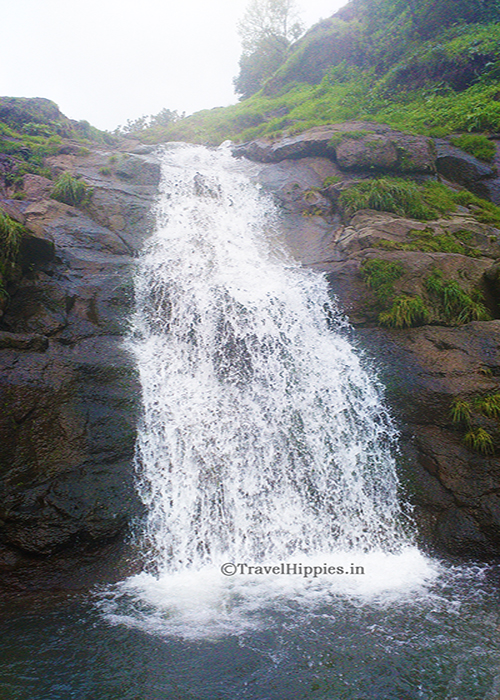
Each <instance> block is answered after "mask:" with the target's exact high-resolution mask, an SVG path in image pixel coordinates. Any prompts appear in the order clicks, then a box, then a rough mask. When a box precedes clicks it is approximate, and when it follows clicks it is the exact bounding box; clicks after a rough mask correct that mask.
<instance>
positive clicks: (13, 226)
mask: <svg viewBox="0 0 500 700" xmlns="http://www.w3.org/2000/svg"><path fill="white" fill-rule="evenodd" d="M23 231H24V228H23V226H22V225H21V224H19V223H18V222H17V221H15V220H14V219H12V218H11V217H10V216H7V214H4V212H3V211H1V210H0V299H5V298H6V297H7V296H8V295H7V289H6V287H7V285H8V283H9V282H10V281H12V279H13V277H14V276H15V273H16V268H17V263H18V258H19V250H20V246H21V238H22V235H23Z"/></svg>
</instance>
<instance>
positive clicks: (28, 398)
mask: <svg viewBox="0 0 500 700" xmlns="http://www.w3.org/2000/svg"><path fill="white" fill-rule="evenodd" d="M110 156H111V154H110V153H102V152H101V153H100V152H94V153H91V154H90V155H88V156H86V157H79V156H76V155H71V154H69V155H64V158H66V159H69V161H68V163H69V167H70V172H72V173H74V174H75V175H81V176H83V177H84V178H85V180H86V182H87V183H89V184H90V185H91V186H92V187H93V190H94V194H93V197H92V202H91V204H90V205H89V207H88V209H87V210H85V211H81V210H79V209H75V208H73V207H70V206H68V205H65V204H62V203H60V202H56V201H54V200H51V199H47V197H46V192H47V189H48V187H47V183H46V182H43V180H44V178H37V179H33V178H34V176H26V177H25V183H24V187H25V195H26V199H24V200H22V201H15V202H14V201H10V202H9V201H5V200H0V206H1V207H2V208H4V209H5V210H8V209H9V207H10V209H16V213H17V218H18V219H20V220H22V221H23V222H24V223H25V225H26V226H27V227H28V229H29V230H30V235H29V236H26V238H25V240H24V241H23V246H24V253H23V255H24V258H25V262H27V261H29V264H26V265H25V268H26V273H25V275H24V276H23V278H22V279H21V280H20V281H19V282H18V283H17V284H16V285H14V286H13V288H12V289H11V290H10V292H11V301H10V304H9V306H8V307H7V309H6V310H5V313H4V316H3V318H2V319H1V330H0V375H1V377H2V380H1V382H0V400H1V402H2V406H3V409H4V410H3V411H2V414H1V415H0V540H1V541H2V542H3V543H4V544H8V545H11V546H15V547H16V548H19V549H21V550H23V551H25V552H31V553H50V552H52V551H57V550H59V549H60V548H63V547H65V546H68V545H70V544H72V543H74V542H78V541H101V540H106V539H109V538H112V537H114V536H116V535H117V534H118V533H119V532H120V531H122V530H123V528H124V527H125V526H126V525H127V523H128V522H129V520H130V518H131V517H132V516H133V515H135V514H137V513H138V512H139V510H140V506H139V503H138V499H137V496H136V494H135V489H134V468H133V455H134V445H135V430H136V424H137V420H138V412H139V403H140V401H139V398H140V388H139V383H138V379H137V376H136V370H135V367H134V363H133V361H132V358H131V357H130V355H129V353H128V351H127V349H126V346H125V344H124V336H125V335H126V333H127V332H128V319H129V318H130V314H131V311H132V307H133V274H134V269H135V256H136V253H137V251H138V250H139V249H140V247H141V245H142V243H143V241H144V239H145V238H146V237H147V236H148V235H149V233H150V230H151V226H152V218H151V208H152V206H153V204H154V202H155V197H156V192H157V188H158V183H159V178H160V166H159V163H158V162H157V161H156V160H155V158H154V156H152V155H150V154H147V155H143V156H140V155H128V154H118V156H117V160H118V165H120V163H124V164H125V163H126V167H125V165H124V166H123V167H121V165H120V167H116V169H111V168H109V169H108V168H106V164H107V163H108V162H109V158H110ZM56 158H61V156H58V157H56ZM68 163H66V165H68ZM52 165H54V164H52ZM142 166H143V167H142ZM103 169H104V173H103V172H101V171H102V170H103ZM109 171H111V172H109Z"/></svg>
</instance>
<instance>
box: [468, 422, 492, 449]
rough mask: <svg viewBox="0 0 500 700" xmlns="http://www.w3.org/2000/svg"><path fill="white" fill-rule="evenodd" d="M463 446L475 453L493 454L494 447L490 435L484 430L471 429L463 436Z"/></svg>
mask: <svg viewBox="0 0 500 700" xmlns="http://www.w3.org/2000/svg"><path fill="white" fill-rule="evenodd" d="M464 444H465V445H466V446H467V447H469V448H470V449H472V450H475V451H476V452H482V453H483V454H493V453H494V451H495V446H494V444H493V438H492V437H491V435H490V433H489V432H488V431H487V430H485V429H484V428H473V429H472V430H469V431H468V432H467V433H466V434H465V435H464Z"/></svg>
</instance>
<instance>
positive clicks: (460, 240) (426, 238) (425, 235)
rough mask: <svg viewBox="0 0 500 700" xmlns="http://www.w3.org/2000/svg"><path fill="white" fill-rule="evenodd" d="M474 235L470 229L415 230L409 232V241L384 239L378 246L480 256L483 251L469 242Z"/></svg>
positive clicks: (389, 248) (390, 248)
mask: <svg viewBox="0 0 500 700" xmlns="http://www.w3.org/2000/svg"><path fill="white" fill-rule="evenodd" d="M472 235H473V234H472V233H470V231H457V232H455V233H451V232H450V233H434V231H433V230H432V229H426V230H425V231H416V230H413V231H410V233H409V236H408V238H409V239H410V240H409V241H408V242H399V241H389V240H382V241H380V242H379V244H378V247H380V248H384V249H385V250H420V251H422V252H424V253H459V254H460V255H466V256H468V257H470V258H479V257H481V252H480V251H479V250H478V249H477V248H473V247H472V246H470V245H469V244H468V243H467V241H469V240H470V239H471V238H472Z"/></svg>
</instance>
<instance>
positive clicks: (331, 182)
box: [321, 175, 342, 189]
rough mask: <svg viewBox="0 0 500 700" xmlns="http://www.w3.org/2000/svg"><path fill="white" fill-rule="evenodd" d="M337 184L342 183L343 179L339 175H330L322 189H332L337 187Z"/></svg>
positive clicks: (324, 181)
mask: <svg viewBox="0 0 500 700" xmlns="http://www.w3.org/2000/svg"><path fill="white" fill-rule="evenodd" d="M337 182H342V178H341V177H340V176H339V175H329V176H328V177H325V179H324V180H323V184H322V185H321V189H326V188H327V187H330V186H331V185H336V184H337Z"/></svg>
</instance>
